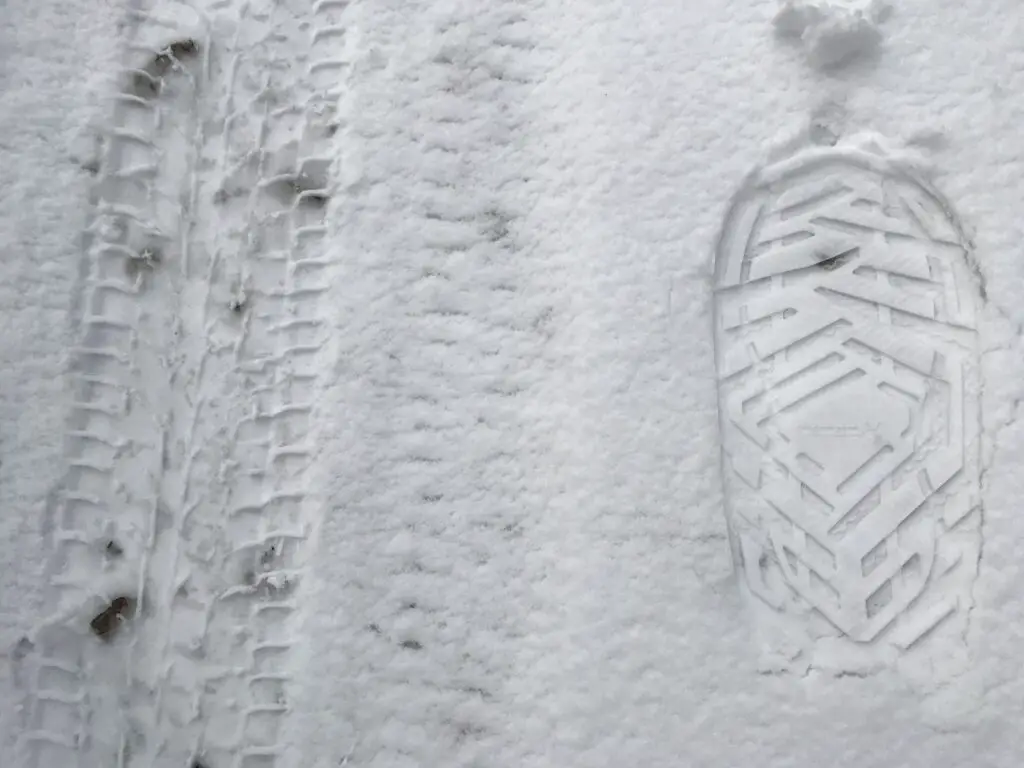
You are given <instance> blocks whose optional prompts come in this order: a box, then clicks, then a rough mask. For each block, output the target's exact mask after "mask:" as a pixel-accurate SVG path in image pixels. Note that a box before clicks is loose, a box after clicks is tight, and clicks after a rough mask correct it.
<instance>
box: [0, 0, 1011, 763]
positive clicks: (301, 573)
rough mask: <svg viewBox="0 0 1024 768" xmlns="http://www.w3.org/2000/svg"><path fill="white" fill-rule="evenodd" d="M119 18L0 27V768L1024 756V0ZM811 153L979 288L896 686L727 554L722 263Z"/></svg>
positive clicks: (26, 11)
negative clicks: (963, 399)
mask: <svg viewBox="0 0 1024 768" xmlns="http://www.w3.org/2000/svg"><path fill="white" fill-rule="evenodd" d="M112 5H113V4H111V6H112ZM111 6H107V5H103V6H97V5H96V4H95V3H78V4H76V3H61V4H60V5H59V7H58V5H57V4H55V3H51V2H43V3H38V2H28V1H27V0H15V2H8V4H7V5H6V6H5V12H4V14H3V17H2V18H0V84H2V85H0V122H2V125H3V131H2V132H0V155H2V160H3V163H2V166H3V168H4V172H5V174H6V177H5V178H7V180H8V183H7V184H6V185H5V187H4V189H3V191H0V243H2V244H3V246H4V247H3V252H4V254H5V264H6V266H7V268H8V280H7V281H5V283H4V287H3V289H2V290H3V291H4V292H3V293H0V303H2V307H0V309H2V312H3V318H4V323H3V325H4V327H5V328H6V329H8V333H6V334H4V336H3V339H2V341H0V354H2V364H0V377H2V378H0V505H2V507H3V509H4V510H5V514H4V515H3V517H2V519H3V521H4V523H3V524H4V526H5V529H4V531H3V533H4V534H5V535H4V536H3V537H2V540H3V541H4V542H6V543H5V544H3V546H4V547H5V549H4V550H3V553H2V561H3V563H4V564H5V567H4V569H3V570H2V572H0V590H2V591H0V596H2V599H3V613H2V614H0V618H2V621H0V642H2V644H3V648H4V649H5V653H6V661H7V662H8V663H7V664H5V665H4V667H3V669H4V671H3V672H2V673H0V675H2V676H0V706H2V712H0V717H2V719H0V726H2V734H0V735H2V738H3V747H4V750H5V754H12V755H13V754H16V755H17V757H16V760H17V762H16V763H15V764H16V765H19V768H20V766H22V765H24V766H26V768H28V767H29V766H31V768H51V766H54V767H55V766H58V765H60V766H63V765H78V766H81V768H93V766H100V765H104V766H107V765H121V766H126V767H130V768H134V766H140V768H141V767H142V766H145V768H163V767H164V766H168V767H170V766H181V765H196V766H198V765H203V766H206V768H221V766H233V767H235V768H279V767H283V766H300V765H301V766H316V767H318V768H319V766H336V765H348V766H356V765H359V766H440V765H445V766H449V765H450V766H478V765H495V766H565V765H574V766H595V767H597V766H607V765H618V764H631V765H632V764H635V765H644V766H673V767H675V766H737V765H751V764H755V763H757V764H764V765H771V766H803V765H817V764H828V765H836V766H850V767H851V768H852V767H853V766H857V767H858V768H862V767H863V766H879V768H881V767H882V766H894V765H899V766H907V767H914V768H916V767H917V766H921V767H922V768H923V767H924V766H929V768H934V767H935V766H939V767H941V768H947V767H948V768H959V766H968V765H970V766H975V765H984V766H993V767H994V768H1004V767H1005V768H1015V766H1016V765H1018V764H1019V756H1020V755H1021V754H1022V753H1024V739H1022V737H1021V735H1020V732H1019V729H1018V728H1017V726H1016V723H1017V722H1018V721H1019V719H1020V714H1021V712H1020V701H1022V700H1024V699H1022V696H1024V691H1022V690H1021V686H1022V685H1024V683H1022V682H1021V679H1022V678H1021V676H1020V674H1019V670H1020V664H1021V657H1020V651H1019V643H1018V642H1017V638H1018V637H1019V634H1020V628H1021V626H1022V622H1024V602H1022V600H1021V597H1020V594H1019V588H1018V587H1019V583H1020V574H1019V567H1020V566H1019V560H1020V558H1019V550H1020V545H1019V541H1020V539H1021V536H1022V534H1024V528H1022V526H1021V524H1020V523H1019V520H1018V517H1019V516H1018V515H1017V514H1016V507H1015V504H1016V500H1017V499H1019V498H1020V497H1021V492H1022V490H1024V489H1022V488H1021V482H1022V481H1021V479H1020V472H1019V469H1018V467H1019V462H1020V461H1021V460H1024V433H1022V431H1021V430H1022V427H1021V424H1020V423H1019V420H1018V418H1017V416H1018V413H1017V410H1018V409H1017V404H1018V403H1019V401H1020V399H1021V398H1022V397H1024V393H1022V391H1021V385H1020V383H1019V382H1020V381H1021V380H1022V373H1024V350H1022V347H1021V340H1020V335H1021V328H1022V327H1024V309H1022V308H1021V307H1020V302H1019V301H1017V297H1018V296H1019V295H1020V293H1021V290H1022V289H1024V286H1022V279H1024V272H1022V267H1021V263H1020V259H1019V258H1018V256H1019V248H1020V243H1021V242H1022V241H1024V231H1022V224H1021V223H1020V222H1021V219H1020V216H1019V212H1020V211H1021V210H1022V209H1024V190H1022V188H1021V186H1020V184H1019V179H1020V176H1021V171H1022V166H1024V145H1022V144H1021V142H1020V139H1019V132H1018V130H1017V127H1018V126H1019V124H1020V122H1021V114H1020V110H1021V108H1022V107H1021V104H1022V103H1024V102H1022V101H1021V99H1020V98H1019V96H1020V94H1021V92H1022V91H1024V69H1021V68H1020V67H1019V61H1018V59H1019V57H1018V56H1017V55H1016V47H1015V46H1016V41H1017V40H1018V39H1019V34H1016V32H1017V31H1019V30H1018V29H1017V28H1018V27H1019V23H1020V18H1021V16H1020V12H1019V8H1018V7H1017V4H1016V2H1014V0H996V1H995V2H982V1H981V0H973V1H972V2H961V1H960V0H957V1H956V2H954V0H938V1H935V0H930V1H928V2H926V1H925V0H905V1H904V2H901V3H900V4H899V5H894V6H893V7H892V9H891V13H890V12H889V8H888V6H887V5H884V4H881V3H878V2H871V3H853V2H844V3H840V2H839V1H838V0H819V1H817V2H814V1H812V0H806V1H800V2H797V1H796V0H787V1H786V2H783V3H780V4H778V5H777V6H773V5H772V4H766V3H764V2H761V0H731V2H724V3H713V4H702V5H701V7H700V8H699V9H696V8H687V7H685V4H679V3H677V2H670V1H669V0H638V2H629V3H626V2H613V1H611V0H609V1H608V2H604V1H602V2H593V3H585V4H571V6H572V7H569V6H568V5H567V4H565V3H559V2H548V1H546V0H531V1H530V2H518V1H516V2H514V1H513V0H502V1H500V2H493V3H488V4H486V5H481V4H478V3H471V2H460V1H459V0H450V1H446V2H426V0H415V1H414V2H405V3H372V2H366V1H365V0H350V1H348V2H345V1H343V0H320V1H319V2H315V3H299V2H283V3H269V2H268V3H261V2H253V3H233V2H230V1H229V0H209V2H203V1H202V0H195V2H189V3H186V2H182V1H180V0H175V1H174V2H172V1H171V0H166V1H164V0H152V2H149V3H144V4H143V6H140V7H144V10H145V12H144V13H141V14H135V15H130V14H126V13H125V9H124V8H122V7H111ZM773 26H774V30H773ZM789 42H796V43H798V46H797V47H798V48H799V49H800V50H795V49H794V46H792V45H790V44H789ZM190 44H191V45H190ZM125 46H134V47H132V48H131V51H128V50H126V49H125ZM865 61H869V62H870V63H871V64H872V66H871V67H870V68H866V67H863V66H860V64H861V63H862V62H865ZM126 68H127V69H128V70H129V71H128V72H125V71H124V70H125V69H126ZM140 71H141V72H142V74H139V72H140ZM96 135H98V136H99V137H100V138H102V139H103V141H102V142H100V143H99V144H97V143H96V142H95V141H94V140H93V139H94V138H95V136H96ZM858 136H860V137H863V136H867V137H868V138H867V139H857V138H856V137H858ZM858 142H859V143H858ZM808 147H810V148H811V149H812V152H811V154H810V155H802V157H811V158H812V161H813V158H814V157H816V156H817V155H814V153H815V152H817V153H819V154H820V153H829V152H832V151H840V152H847V153H848V155H849V156H850V157H853V156H856V157H858V158H861V159H863V157H864V156H866V155H872V154H877V153H881V154H883V155H885V156H886V157H887V158H889V160H887V161H886V164H879V165H877V167H875V166H872V167H873V168H875V170H877V168H883V170H885V172H890V170H891V169H892V168H899V169H901V170H900V172H901V173H902V172H903V170H907V171H912V172H913V174H915V176H919V177H921V178H923V179H924V180H925V183H926V184H927V185H934V187H935V188H936V189H937V190H941V193H942V198H941V199H943V200H946V201H948V204H949V210H948V211H944V212H942V213H944V215H946V216H947V217H948V220H950V221H956V222H957V223H958V226H959V231H958V232H957V233H956V236H955V237H954V236H952V235H950V236H948V237H947V238H946V239H947V240H948V241H950V242H952V241H954V240H955V241H956V244H957V245H960V244H964V245H967V246H969V248H968V250H969V251H970V255H969V257H968V260H967V261H966V262H965V263H966V264H967V266H968V271H971V270H973V273H972V275H969V276H968V277H969V280H968V281H967V282H963V283H958V284H959V285H968V284H970V285H974V284H975V283H972V282H970V281H971V280H975V281H978V285H979V288H981V289H983V292H982V291H981V290H979V296H983V299H979V309H978V313H977V340H978V342H977V344H978V346H977V352H978V356H979V360H980V364H979V365H978V372H979V373H980V377H981V387H980V390H979V391H977V392H975V393H973V394H974V395H976V396H977V397H978V398H979V400H980V410H981V432H980V435H979V436H978V438H977V440H971V441H969V442H970V443H971V446H975V447H977V448H978V449H979V451H980V459H981V463H980V470H979V475H980V479H979V483H980V485H979V488H980V496H979V498H980V501H979V502H978V505H977V506H974V507H972V508H971V509H970V510H969V511H970V512H971V513H976V514H977V517H976V518H974V519H975V521H980V523H979V527H978V535H979V536H980V538H979V541H980V542H981V545H980V552H977V553H975V554H974V557H973V561H972V560H971V556H970V552H972V551H973V550H970V547H965V549H964V550H963V551H964V552H967V553H968V555H967V556H966V560H964V561H963V562H950V563H948V564H947V565H948V567H949V568H950V569H951V570H952V569H953V568H956V567H960V566H965V567H968V568H969V569H971V570H972V571H976V578H974V577H972V578H973V580H972V581H970V582H967V581H965V582H963V584H960V583H958V586H957V587H956V590H954V589H953V588H951V591H950V592H949V594H950V595H953V594H955V595H956V599H957V600H958V601H959V602H957V604H956V606H955V607H954V608H953V609H951V611H953V612H955V613H956V616H957V621H961V624H957V625H955V626H956V628H957V630H956V632H955V633H953V634H950V633H947V634H949V636H948V637H947V636H946V635H943V636H942V637H941V638H938V639H937V640H936V643H934V644H933V645H932V646H928V642H929V638H928V637H927V636H925V637H924V639H922V640H921V642H920V645H919V646H918V645H917V644H916V643H917V641H916V639H915V644H914V645H912V646H911V647H909V648H907V649H906V652H905V653H904V652H902V651H901V652H899V653H896V652H893V653H891V654H890V653H889V652H888V651H887V652H886V653H884V654H879V655H878V656H871V655H870V653H869V654H866V655H865V657H864V658H863V659H862V658H861V657H859V656H858V657H855V654H854V653H853V652H852V651H850V648H849V646H847V645H842V644H841V643H838V642H837V643H834V644H832V645H829V646H828V648H826V651H827V652H825V653H819V654H817V655H815V654H804V653H803V651H804V648H803V647H802V646H799V644H796V645H795V646H794V647H793V649H785V648H784V650H786V651H787V652H789V653H790V655H789V656H787V655H786V653H781V654H780V653H779V652H778V649H772V648H768V647H767V646H768V645H769V643H768V641H767V640H766V637H768V635H769V634H770V633H768V632H765V631H764V630H765V629H766V628H771V627H769V624H770V623H771V621H774V619H771V620H766V621H764V622H762V621H761V620H760V619H759V618H758V617H757V614H756V611H751V610H749V606H748V605H747V604H746V603H745V602H744V600H743V599H741V589H740V581H741V579H740V578H738V576H737V574H736V572H735V568H734V563H733V560H732V557H731V552H730V542H729V537H728V534H727V529H726V515H725V512H724V507H725V501H724V499H723V491H722V488H723V472H722V466H721V464H720V443H719V421H718V402H717V400H718V393H717V391H716V357H715V351H714V350H715V347H714V333H715V331H714V328H715V325H714V323H715V321H714V319H713V317H714V315H713V313H714V310H715V306H714V303H713V301H712V290H713V287H714V283H715V268H714V266H713V264H712V255H713V254H714V252H715V249H716V243H718V242H719V237H720V235H721V234H722V228H723V222H725V221H726V220H727V213H728V211H729V210H730V206H731V204H732V202H733V199H734V195H736V193H737V190H739V189H741V187H742V186H743V185H744V183H745V181H746V183H748V184H749V183H751V180H752V179H756V178H760V177H759V176H758V174H756V173H752V171H754V170H755V169H762V168H766V167H767V168H768V171H765V173H764V174H762V176H767V177H768V179H769V181H771V179H772V178H774V177H771V173H778V174H780V175H779V176H778V177H777V179H776V180H777V181H778V180H781V179H785V178H786V176H785V173H784V170H785V169H786V168H788V167H790V166H787V165H786V163H787V162H788V161H787V158H790V157H791V156H793V155H794V153H799V152H802V151H805V150H807V149H808ZM822 156H824V154H822ZM829 156H831V155H829ZM863 162H866V163H868V165H869V166H870V165H871V163H872V162H874V161H867V160H864V161H863ZM812 164H813V163H812ZM780 168H782V169H783V171H778V170H777V169H780ZM772 169H776V170H774V171H773V170H772ZM858 183H860V182H859V181H858ZM866 194H870V193H866ZM856 202H857V203H858V204H861V205H862V208H861V209H858V210H862V209H863V206H865V205H868V206H869V205H870V203H871V202H872V201H871V200H866V201H865V200H858V201H856ZM882 202H885V201H882ZM847 215H848V217H854V218H851V219H850V220H851V221H860V219H856V218H855V217H856V216H857V215H859V214H856V213H855V212H851V211H847ZM863 215H865V216H867V215H868V214H866V213H864V214H863ZM104 217H106V218H104ZM853 229H854V230H856V233H860V232H862V230H864V229H870V227H865V226H861V227H860V228H857V227H853ZM83 233H86V234H85V235H83ZM845 234H847V235H848V234H850V233H849V232H846V233H845ZM858 236H859V235H858ZM958 238H959V239H958ZM947 244H949V243H948V242H947ZM838 255H839V256H844V255H845V252H844V253H843V254H838ZM825 256H826V254H815V255H814V258H815V259H823V258H824V257H825ZM126 259H128V260H127V261H126ZM762 263H763V262H762ZM822 263H827V264H828V267H829V268H832V267H835V266H836V265H837V264H838V268H839V269H842V263H841V259H840V261H838V262H836V261H833V260H832V259H831V258H828V259H825V260H824V261H823V262H822ZM932 263H935V262H934V260H933V262H932ZM904 268H908V267H907V266H906V265H904ZM828 279H831V278H828ZM898 284H900V285H903V283H898ZM914 290H917V289H914ZM922 290H923V289H922ZM954 292H955V291H954ZM918 306H919V304H918ZM68 317H71V318H72V321H71V322H70V323H69V322H68V321H67V319H66V318H68ZM894 327H895V326H894ZM957 333H960V332H959V331H958V332H957ZM949 338H950V339H952V340H953V341H954V342H956V343H959V341H958V340H960V339H961V338H962V335H959V336H952V335H951V336H950V337H949ZM911 351H913V350H911ZM911 351H908V352H907V354H908V355H910V352H911ZM953 517H955V516H952V515H948V516H947V518H949V519H952V518H953ZM914 535H915V536H917V535H920V533H919V532H916V533H914ZM924 535H925V536H927V535H930V534H928V532H927V531H926V532H925V534H924ZM912 543H913V544H914V545H915V546H916V545H917V543H918V542H912ZM755 560H756V558H755ZM44 563H45V564H44ZM912 577H913V573H910V574H909V576H908V577H907V578H908V580H909V579H911V578H912ZM961 586H963V587H964V589H963V590H960V587H961ZM957 590H960V591H957ZM883 607H884V606H883ZM122 614H123V616H122ZM780 615H782V616H783V620H784V621H782V623H785V622H787V621H788V622H789V624H787V627H789V628H791V627H793V626H802V623H801V622H802V621H803V620H802V619H794V620H792V621H790V619H791V618H792V617H790V616H789V615H788V614H785V612H783V613H782V614H780ZM122 618H123V619H125V621H122ZM758 622H761V623H758ZM920 626H923V625H920ZM952 626H954V625H953V624H948V625H942V627H941V628H942V629H943V631H945V629H948V628H949V627H952ZM108 629H116V631H107V630H108ZM931 639H933V640H935V639H936V638H931ZM929 647H934V648H940V649H942V651H941V652H938V653H936V652H934V651H929V650H928V648H929ZM819 650H820V648H819ZM869 650H870V649H869ZM880 659H881V661H880ZM76 761H77V762H76Z"/></svg>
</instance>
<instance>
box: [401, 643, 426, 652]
mask: <svg viewBox="0 0 1024 768" xmlns="http://www.w3.org/2000/svg"><path fill="white" fill-rule="evenodd" d="M402 647H403V648H408V649H409V650H410V651H422V650H423V643H421V642H420V641H419V640H403V641H402Z"/></svg>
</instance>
